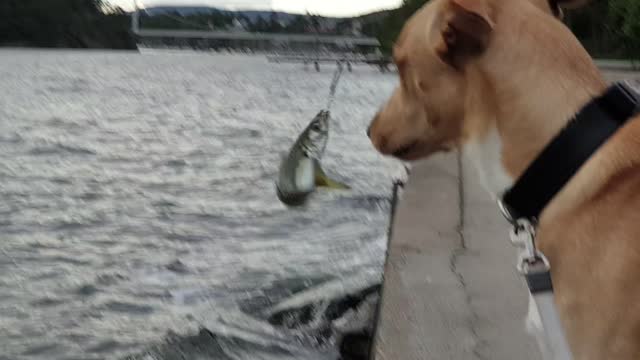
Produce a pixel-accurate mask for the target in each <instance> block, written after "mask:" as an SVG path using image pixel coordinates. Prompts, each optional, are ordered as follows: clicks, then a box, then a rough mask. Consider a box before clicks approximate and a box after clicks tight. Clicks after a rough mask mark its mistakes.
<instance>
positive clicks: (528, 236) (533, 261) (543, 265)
mask: <svg viewBox="0 0 640 360" xmlns="http://www.w3.org/2000/svg"><path fill="white" fill-rule="evenodd" d="M510 239H511V243H512V244H513V245H514V246H515V247H517V248H519V249H521V250H522V251H521V252H520V256H519V258H518V265H517V269H518V272H519V273H520V274H521V275H530V274H535V273H544V272H547V271H549V270H550V269H551V266H550V264H549V260H548V259H547V257H546V256H544V254H543V253H542V252H541V251H539V250H538V249H537V248H536V229H535V226H534V225H533V224H532V223H531V221H529V220H527V219H519V220H517V221H516V222H515V224H514V227H513V229H511V233H510Z"/></svg>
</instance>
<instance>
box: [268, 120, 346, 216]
mask: <svg viewBox="0 0 640 360" xmlns="http://www.w3.org/2000/svg"><path fill="white" fill-rule="evenodd" d="M329 120H330V113H329V111H327V110H322V111H320V112H319V113H318V115H316V117H315V118H314V119H313V120H312V121H311V123H310V124H309V126H307V128H306V129H305V130H304V131H303V132H302V134H300V136H299V137H298V139H297V140H296V142H295V143H294V144H293V146H292V147H291V149H290V150H289V153H288V155H287V156H285V157H284V158H283V159H282V163H281V165H280V171H279V176H278V181H277V182H276V188H277V193H278V199H280V201H282V202H283V203H284V204H285V205H289V206H300V205H303V204H304V203H305V202H306V200H307V198H308V197H309V195H311V194H312V193H313V192H314V191H315V190H316V188H317V187H326V188H331V189H337V190H349V189H350V188H349V186H347V185H345V184H342V183H340V182H338V181H335V180H333V179H331V178H329V177H328V176H327V174H326V172H325V171H324V169H322V165H321V163H320V161H321V159H322V156H323V155H324V152H325V150H326V148H327V143H328V141H329Z"/></svg>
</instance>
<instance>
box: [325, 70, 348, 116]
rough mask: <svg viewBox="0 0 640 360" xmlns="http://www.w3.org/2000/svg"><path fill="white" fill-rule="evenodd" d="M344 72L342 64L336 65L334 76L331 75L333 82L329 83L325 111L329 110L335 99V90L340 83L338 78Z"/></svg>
mask: <svg viewBox="0 0 640 360" xmlns="http://www.w3.org/2000/svg"><path fill="white" fill-rule="evenodd" d="M343 72H344V67H343V66H342V63H338V68H337V69H336V72H335V74H334V75H333V81H331V88H330V90H329V101H328V102H327V108H326V110H327V111H330V110H331V106H333V103H334V101H335V99H336V90H337V89H338V83H339V82H340V78H341V76H342V73H343Z"/></svg>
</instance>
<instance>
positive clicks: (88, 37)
mask: <svg viewBox="0 0 640 360" xmlns="http://www.w3.org/2000/svg"><path fill="white" fill-rule="evenodd" d="M0 45H4V46H33V47H65V48H115V49H135V47H136V44H135V41H134V39H133V38H132V36H131V34H130V33H129V16H128V15H127V14H126V13H124V12H123V11H122V10H121V9H119V8H115V7H111V6H108V5H107V4H106V3H104V2H103V0H0Z"/></svg>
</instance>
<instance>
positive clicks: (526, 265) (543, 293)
mask: <svg viewBox="0 0 640 360" xmlns="http://www.w3.org/2000/svg"><path fill="white" fill-rule="evenodd" d="M498 204H499V205H500V210H501V211H502V214H503V215H504V216H505V218H507V219H508V220H509V221H510V222H511V223H512V224H513V225H514V226H513V229H512V230H511V233H510V236H509V237H510V239H511V243H512V244H513V245H514V246H515V247H517V248H519V249H520V255H519V258H518V263H517V269H518V272H519V273H520V275H522V276H523V277H524V278H525V280H526V282H527V286H528V287H529V292H530V295H531V300H530V301H532V302H533V303H530V304H529V305H530V307H531V306H533V307H534V308H535V310H536V311H535V313H531V312H530V313H529V316H535V315H537V316H538V317H539V319H535V320H536V321H538V320H540V321H541V323H542V329H543V331H544V335H545V342H544V343H541V344H540V347H541V349H540V350H541V351H542V352H543V356H544V358H545V359H553V360H571V359H572V358H573V357H572V355H571V350H570V349H569V343H568V342H567V339H566V337H565V334H564V330H563V327H562V324H561V322H560V316H559V314H558V309H557V308H556V303H555V298H554V295H553V283H552V281H551V265H550V264H549V260H548V259H547V258H546V257H545V256H544V254H543V253H542V252H541V251H540V250H538V248H537V247H536V228H535V226H534V225H533V224H532V223H531V222H530V221H529V220H527V219H519V220H514V219H512V218H511V214H510V213H509V212H508V211H506V208H505V207H504V204H503V203H502V201H499V202H498ZM529 321H531V319H530V320H529Z"/></svg>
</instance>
